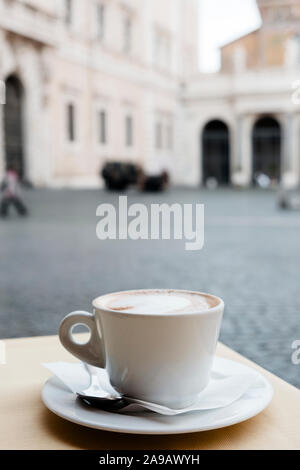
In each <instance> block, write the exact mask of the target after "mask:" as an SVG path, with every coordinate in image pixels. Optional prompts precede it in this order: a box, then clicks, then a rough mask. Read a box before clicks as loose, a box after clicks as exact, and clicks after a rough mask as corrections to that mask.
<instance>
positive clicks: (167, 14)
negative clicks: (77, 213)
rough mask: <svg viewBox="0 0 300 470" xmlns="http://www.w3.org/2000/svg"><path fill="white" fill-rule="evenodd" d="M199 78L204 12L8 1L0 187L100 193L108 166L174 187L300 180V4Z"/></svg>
mask: <svg viewBox="0 0 300 470" xmlns="http://www.w3.org/2000/svg"><path fill="white" fill-rule="evenodd" d="M257 3H258V7H259V9H260V12H261V17H262V26H261V28H259V29H258V30H257V31H254V32H253V33H250V34H248V35H246V36H244V37H242V38H239V39H237V40H236V41H233V42H231V43H230V44H227V45H225V46H224V47H223V48H222V49H221V56H222V68H221V70H220V72H219V73H216V74H209V75H205V74H200V73H199V72H198V34H197V31H198V19H199V13H198V0H189V1H186V0H163V1H161V0H151V1H148V0H145V1H144V0H143V2H141V1H140V0H0V83H1V81H2V82H4V83H5V85H6V104H5V105H2V106H0V178H2V176H3V174H4V171H5V167H6V166H7V165H8V164H13V165H14V166H17V167H19V169H20V171H21V173H22V175H23V177H24V179H27V180H29V181H31V182H32V183H33V184H34V185H38V186H49V187H56V186H57V187H58V186H69V187H74V186H75V187H76V186H77V187H87V186H98V185H99V183H100V181H101V180H100V178H99V172H100V170H101V168H102V166H103V164H104V163H105V162H106V161H115V160H118V161H130V162H135V163H138V164H139V165H141V166H143V167H144V169H145V170H146V171H147V172H148V173H152V174H153V173H158V172H160V171H161V170H162V169H167V170H168V171H169V172H170V174H171V176H172V179H173V181H174V183H175V184H181V185H190V186H198V185H201V184H206V183H207V182H208V181H209V180H213V181H214V182H216V183H218V184H223V185H229V184H233V185H238V186H250V185H253V184H255V182H256V181H257V178H258V176H260V175H261V174H263V175H266V176H267V177H268V178H269V180H270V181H271V183H274V184H277V183H278V182H279V181H280V182H282V183H284V184H285V185H287V186H295V185H297V184H298V183H299V180H300V26H299V25H300V1H299V0H257Z"/></svg>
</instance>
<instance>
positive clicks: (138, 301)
mask: <svg viewBox="0 0 300 470" xmlns="http://www.w3.org/2000/svg"><path fill="white" fill-rule="evenodd" d="M217 304H218V301H217V299H216V297H211V296H209V295H206V294H200V293H199V294H198V293H194V292H188V291H176V290H144V291H130V292H120V293H117V294H110V295H107V296H104V297H102V298H101V299H99V300H98V301H97V300H96V305H97V306H98V307H99V308H101V307H103V308H105V309H108V310H113V311H115V312H123V313H136V314H144V315H168V314H176V313H187V314H188V313H196V312H204V311H207V310H208V309H210V308H213V307H215V306H216V305H217Z"/></svg>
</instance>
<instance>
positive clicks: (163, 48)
mask: <svg viewBox="0 0 300 470" xmlns="http://www.w3.org/2000/svg"><path fill="white" fill-rule="evenodd" d="M154 54H155V56H154V61H155V64H156V65H157V66H158V67H160V68H163V69H167V68H168V67H169V66H170V64H171V39H170V37H169V35H168V34H167V33H165V32H162V31H160V30H156V31H155V34H154Z"/></svg>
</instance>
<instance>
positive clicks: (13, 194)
mask: <svg viewBox="0 0 300 470" xmlns="http://www.w3.org/2000/svg"><path fill="white" fill-rule="evenodd" d="M1 192H2V198H1V204H0V216H1V217H7V215H8V213H9V207H10V206H14V207H15V209H16V211H17V212H18V214H19V215H21V216H23V217H24V216H26V215H27V214H28V211H27V208H26V207H25V205H24V203H23V201H22V199H21V185H20V177H19V174H18V172H17V171H16V170H15V169H14V168H13V167H8V168H7V170H6V175H5V177H4V180H3V182H2V184H1Z"/></svg>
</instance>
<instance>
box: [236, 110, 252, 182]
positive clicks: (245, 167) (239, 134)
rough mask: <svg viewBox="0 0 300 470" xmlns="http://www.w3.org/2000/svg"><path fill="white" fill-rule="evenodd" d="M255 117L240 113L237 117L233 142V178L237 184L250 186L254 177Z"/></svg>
mask: <svg viewBox="0 0 300 470" xmlns="http://www.w3.org/2000/svg"><path fill="white" fill-rule="evenodd" d="M253 121H254V117H253V116H251V115H247V114H240V115H238V116H237V118H236V124H235V128H234V137H233V139H232V142H231V146H232V150H231V180H232V184H233V185H236V186H249V185H250V184H251V179H252V132H251V131H252V125H253Z"/></svg>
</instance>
